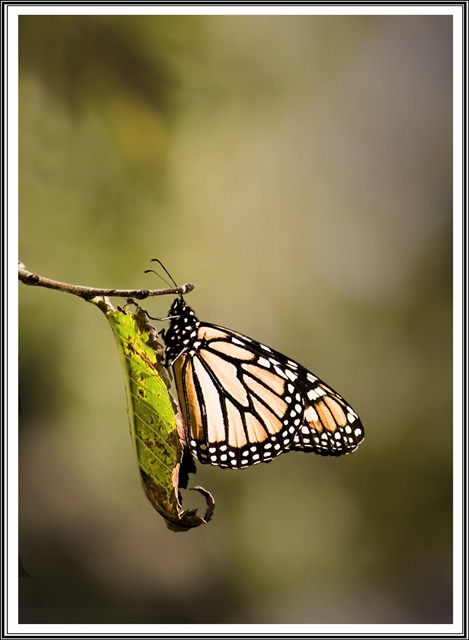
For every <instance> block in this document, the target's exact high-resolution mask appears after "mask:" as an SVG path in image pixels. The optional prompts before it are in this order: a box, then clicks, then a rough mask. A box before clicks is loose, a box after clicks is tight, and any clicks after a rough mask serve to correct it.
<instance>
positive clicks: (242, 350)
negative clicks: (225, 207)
mask: <svg viewBox="0 0 469 640" xmlns="http://www.w3.org/2000/svg"><path fill="white" fill-rule="evenodd" d="M169 315H170V316H172V321H171V326H170V328H169V330H168V332H167V334H166V335H165V336H164V339H165V342H166V345H167V362H168V364H169V363H172V364H173V369H174V377H175V383H176V387H177V391H178V396H179V401H180V403H181V405H182V409H183V413H184V417H185V420H186V427H187V439H188V445H189V447H190V448H191V450H192V452H193V454H194V455H195V456H196V457H197V458H198V459H199V460H200V461H201V462H203V463H207V464H214V465H219V466H221V467H228V468H233V469H236V468H243V467H248V466H250V465H253V464H257V463H259V462H270V461H271V460H272V459H273V458H274V457H275V456H277V455H279V454H280V453H283V452H286V451H291V450H297V451H313V452H314V453H318V454H320V455H332V456H339V455H343V454H347V453H351V452H352V451H354V450H355V449H356V448H357V446H358V445H359V444H360V442H361V441H362V440H363V438H364V431H363V426H362V424H361V422H360V419H359V418H358V416H357V414H356V413H355V411H354V410H353V409H352V408H351V407H350V405H349V404H348V403H347V402H346V401H345V400H344V398H342V396H340V395H339V394H338V393H337V392H335V391H334V390H333V389H331V388H330V387H329V386H327V385H326V384H325V383H324V382H322V380H320V379H319V378H317V377H316V376H315V375H313V374H312V373H311V372H309V371H308V370H307V369H305V368H304V367H302V366H301V365H299V364H298V363H297V362H294V361H293V360H290V359H289V358H287V357H286V356H284V355H282V354H281V353H278V352H277V351H274V350H273V349H270V348H269V347H267V346H265V345H263V344H261V343H259V342H256V341H255V340H252V339H250V338H248V337H246V336H243V335H242V334H240V333H237V332H235V331H231V330H230V329H225V328H223V327H220V326H217V325H212V324H208V323H203V322H199V321H198V320H197V318H196V317H195V315H194V312H193V311H192V310H191V309H190V308H189V307H187V305H186V304H185V302H184V300H182V299H179V298H178V299H176V300H175V301H174V303H173V305H172V307H171V310H170V313H169Z"/></svg>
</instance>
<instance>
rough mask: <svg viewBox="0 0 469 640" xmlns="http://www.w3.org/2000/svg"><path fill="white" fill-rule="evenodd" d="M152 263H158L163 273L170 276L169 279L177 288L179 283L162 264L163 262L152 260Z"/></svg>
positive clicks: (156, 259)
mask: <svg viewBox="0 0 469 640" xmlns="http://www.w3.org/2000/svg"><path fill="white" fill-rule="evenodd" d="M150 262H157V263H158V264H159V265H160V267H161V268H162V269H163V271H164V272H165V273H166V275H167V276H169V279H170V280H171V282H172V283H173V284H174V286H175V287H177V286H178V285H177V283H176V281H175V280H174V278H173V276H172V275H171V274H170V273H169V271H168V270H167V269H166V267H165V266H164V264H163V263H162V262H161V260H158V258H152V259H151V260H150Z"/></svg>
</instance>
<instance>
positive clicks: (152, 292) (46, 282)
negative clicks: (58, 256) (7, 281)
mask: <svg viewBox="0 0 469 640" xmlns="http://www.w3.org/2000/svg"><path fill="white" fill-rule="evenodd" d="M18 279H19V280H21V282H23V283H24V284H27V285H29V286H32V287H46V288H47V289H55V290H56V291H63V292H64V293H72V294H73V295H75V296H79V297H80V298H84V299H85V300H88V299H89V298H94V297H95V296H108V297H110V298H111V297H118V298H136V299H137V300H143V299H144V298H149V297H150V296H166V295H180V294H185V293H189V292H190V291H192V289H194V286H195V285H193V284H190V283H188V284H183V285H182V286H181V287H175V288H172V289H171V288H170V289H97V288H95V287H82V286H80V285H77V284H66V283H65V282H58V281H57V280H50V279H49V278H43V277H42V276H39V275H37V274H36V273H31V271H28V270H27V269H26V267H25V266H24V264H23V263H22V262H18Z"/></svg>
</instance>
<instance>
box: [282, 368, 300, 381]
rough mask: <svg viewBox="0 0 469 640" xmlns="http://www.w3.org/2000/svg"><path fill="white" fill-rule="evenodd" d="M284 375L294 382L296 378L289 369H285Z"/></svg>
mask: <svg viewBox="0 0 469 640" xmlns="http://www.w3.org/2000/svg"><path fill="white" fill-rule="evenodd" d="M285 373H286V375H287V377H288V378H290V380H291V381H293V380H296V379H297V378H298V375H297V374H296V373H294V372H293V371H290V369H287V370H286V371H285Z"/></svg>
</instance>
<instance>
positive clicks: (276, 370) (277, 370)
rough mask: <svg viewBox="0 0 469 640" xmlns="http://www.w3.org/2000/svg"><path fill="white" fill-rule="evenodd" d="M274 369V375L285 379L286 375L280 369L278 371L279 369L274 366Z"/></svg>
mask: <svg viewBox="0 0 469 640" xmlns="http://www.w3.org/2000/svg"><path fill="white" fill-rule="evenodd" d="M274 369H275V373H276V374H277V375H278V376H280V377H281V378H285V379H286V378H287V376H286V374H285V372H284V371H282V369H280V367H277V366H276V365H274Z"/></svg>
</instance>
